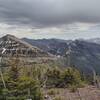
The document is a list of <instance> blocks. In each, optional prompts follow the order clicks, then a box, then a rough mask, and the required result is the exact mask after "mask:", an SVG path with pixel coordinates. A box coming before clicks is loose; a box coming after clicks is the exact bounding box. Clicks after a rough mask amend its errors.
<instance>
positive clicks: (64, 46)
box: [22, 38, 100, 74]
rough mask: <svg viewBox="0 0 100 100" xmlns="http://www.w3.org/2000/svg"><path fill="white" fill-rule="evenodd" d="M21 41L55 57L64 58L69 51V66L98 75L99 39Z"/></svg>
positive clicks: (99, 71)
mask: <svg viewBox="0 0 100 100" xmlns="http://www.w3.org/2000/svg"><path fill="white" fill-rule="evenodd" d="M22 40H24V41H26V42H28V43H29V44H31V45H33V46H37V47H38V48H41V49H42V50H44V51H45V52H49V53H51V54H53V55H56V56H58V55H59V56H63V57H66V62H67V60H68V59H67V58H68V57H67V55H66V52H68V51H69V47H70V49H71V51H70V65H71V66H73V65H74V66H77V68H79V69H81V70H83V71H85V72H91V71H93V70H96V72H97V73H99V74H100V39H88V40H81V39H80V40H74V41H72V40H60V39H38V40H33V39H27V38H23V39H22Z"/></svg>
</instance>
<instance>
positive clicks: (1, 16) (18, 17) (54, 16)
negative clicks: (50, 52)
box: [0, 0, 100, 39]
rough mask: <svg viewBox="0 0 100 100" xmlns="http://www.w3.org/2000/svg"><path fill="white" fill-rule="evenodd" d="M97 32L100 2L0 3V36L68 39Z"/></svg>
mask: <svg viewBox="0 0 100 100" xmlns="http://www.w3.org/2000/svg"><path fill="white" fill-rule="evenodd" d="M99 32H100V0H0V33H11V34H14V35H17V36H19V37H23V36H29V37H33V38H43V37H44V38H49V37H51V38H53V37H54V38H56V37H57V38H64V39H67V38H81V37H85V38H86V37H89V36H91V37H94V36H95V37H96V36H100V34H99ZM41 34H43V35H41Z"/></svg>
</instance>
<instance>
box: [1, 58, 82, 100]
mask: <svg viewBox="0 0 100 100" xmlns="http://www.w3.org/2000/svg"><path fill="white" fill-rule="evenodd" d="M19 62H20V60H18V59H11V60H10V61H9V68H7V70H6V71H4V72H3V77H4V81H5V83H6V88H4V86H3V83H2V79H1V78H0V100H25V99H28V98H32V100H44V92H43V91H44V89H45V88H46V89H47V88H66V87H68V88H69V87H72V88H71V90H72V91H76V90H77V88H78V87H80V86H81V85H82V84H83V81H82V77H81V74H80V72H79V71H78V70H77V69H75V68H72V67H68V68H66V69H61V68H59V67H52V66H51V67H48V66H45V65H35V64H34V65H33V66H29V67H26V66H24V67H21V66H20V64H19ZM44 87H45V88H44ZM55 94H59V93H58V92H57V91H55V90H54V89H51V90H50V91H48V95H55ZM55 100H60V98H58V97H57V98H56V99H55ZM61 100H62V99H61Z"/></svg>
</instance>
